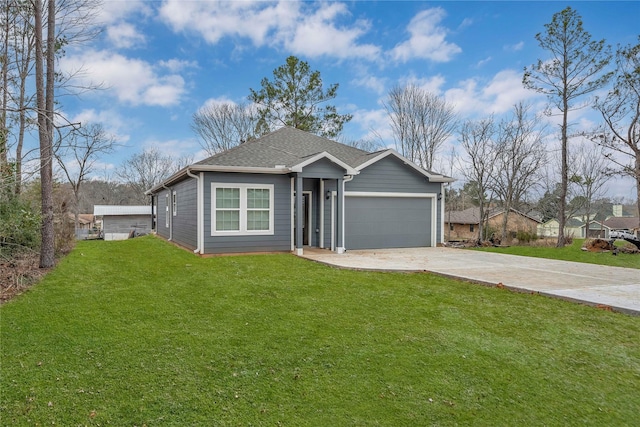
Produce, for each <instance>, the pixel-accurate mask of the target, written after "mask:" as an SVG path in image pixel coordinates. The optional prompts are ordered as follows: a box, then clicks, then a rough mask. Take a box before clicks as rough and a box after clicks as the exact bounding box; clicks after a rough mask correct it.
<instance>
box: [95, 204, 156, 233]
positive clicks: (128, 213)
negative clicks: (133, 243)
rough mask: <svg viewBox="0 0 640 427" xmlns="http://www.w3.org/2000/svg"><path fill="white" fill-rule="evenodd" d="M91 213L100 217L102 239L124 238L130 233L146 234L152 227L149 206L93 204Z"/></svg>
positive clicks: (151, 215)
mask: <svg viewBox="0 0 640 427" xmlns="http://www.w3.org/2000/svg"><path fill="white" fill-rule="evenodd" d="M93 215H94V216H95V217H100V218H101V219H102V233H103V237H104V240H124V239H127V238H129V236H130V235H132V234H133V235H136V234H146V233H149V232H151V230H152V228H153V214H152V212H151V207H150V206H146V205H142V206H117V205H95V206H94V207H93Z"/></svg>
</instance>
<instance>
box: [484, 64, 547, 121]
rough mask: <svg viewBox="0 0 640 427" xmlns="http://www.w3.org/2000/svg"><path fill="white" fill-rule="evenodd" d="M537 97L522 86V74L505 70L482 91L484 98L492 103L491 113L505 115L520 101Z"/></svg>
mask: <svg viewBox="0 0 640 427" xmlns="http://www.w3.org/2000/svg"><path fill="white" fill-rule="evenodd" d="M534 96H536V93H535V92H533V91H531V90H529V89H526V88H525V87H524V86H523V85H522V73H521V72H518V71H515V70H503V71H500V72H499V73H498V74H496V75H495V76H494V77H493V79H491V82H490V83H489V84H488V85H487V87H485V88H484V89H483V91H482V97H483V98H484V99H486V100H490V102H491V111H494V112H496V113H504V112H506V111H508V110H510V109H511V108H512V107H513V106H514V105H515V104H516V103H518V102H519V101H524V100H527V99H529V98H532V97H534Z"/></svg>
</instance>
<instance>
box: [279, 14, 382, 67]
mask: <svg viewBox="0 0 640 427" xmlns="http://www.w3.org/2000/svg"><path fill="white" fill-rule="evenodd" d="M348 14H349V12H348V10H347V8H346V6H345V5H344V4H342V3H329V4H322V6H321V7H320V9H318V10H317V11H315V13H313V14H309V15H306V16H303V17H301V18H300V20H298V21H297V22H296V23H295V26H294V28H293V29H291V30H290V31H287V30H282V31H280V32H279V38H281V40H282V42H283V44H284V46H285V47H286V48H287V49H289V50H291V51H292V52H293V53H296V54H304V55H307V56H310V57H319V56H333V57H337V58H355V57H357V58H365V59H369V60H376V59H377V58H378V57H379V55H380V48H379V47H377V46H374V45H371V44H358V38H360V37H361V36H363V35H364V34H366V33H367V31H368V30H369V27H370V23H369V22H368V21H364V20H358V21H356V22H355V23H354V24H353V25H352V26H351V27H349V28H338V27H337V26H336V25H335V24H334V21H335V20H336V19H337V18H338V17H339V16H341V15H348Z"/></svg>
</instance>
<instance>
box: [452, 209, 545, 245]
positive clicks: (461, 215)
mask: <svg viewBox="0 0 640 427" xmlns="http://www.w3.org/2000/svg"><path fill="white" fill-rule="evenodd" d="M505 212H506V210H505V209H502V208H491V209H487V212H486V221H485V227H487V230H488V231H490V232H491V233H496V235H497V236H498V237H499V235H500V234H501V232H502V222H503V221H504V215H505ZM444 221H445V228H446V230H447V231H446V237H447V239H448V240H472V239H477V238H478V228H479V227H480V208H479V207H476V206H474V207H471V208H467V209H464V210H462V211H450V212H446V213H445V216H444ZM539 224H540V221H538V220H537V219H535V218H533V217H531V216H529V215H527V214H524V213H522V212H520V211H518V210H516V209H513V208H511V209H510V210H509V215H508V217H507V233H508V234H509V235H510V236H509V237H512V238H513V237H515V235H516V234H517V233H518V232H527V233H529V234H536V232H537V227H538V225H539Z"/></svg>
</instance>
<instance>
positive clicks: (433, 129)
mask: <svg viewBox="0 0 640 427" xmlns="http://www.w3.org/2000/svg"><path fill="white" fill-rule="evenodd" d="M385 108H386V110H387V113H388V114H389V117H390V119H391V126H392V128H393V133H394V138H395V140H396V148H397V149H398V151H400V153H402V155H403V156H405V157H407V158H408V159H409V160H411V161H413V162H414V163H416V164H418V165H420V166H422V167H424V168H426V169H428V170H431V169H432V168H433V163H434V160H435V157H436V155H437V154H438V151H439V150H440V147H441V146H442V144H443V143H444V142H445V141H446V140H447V138H449V136H451V134H452V133H453V132H454V131H455V129H456V127H457V117H456V114H455V112H454V109H453V106H452V105H451V104H449V103H448V102H447V101H445V100H444V99H443V98H441V97H439V96H437V95H435V94H433V93H430V92H428V91H426V90H424V89H422V88H420V87H418V86H415V85H407V86H405V87H402V88H401V87H395V88H393V89H391V91H390V92H389V95H388V97H387V101H386V102H385Z"/></svg>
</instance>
